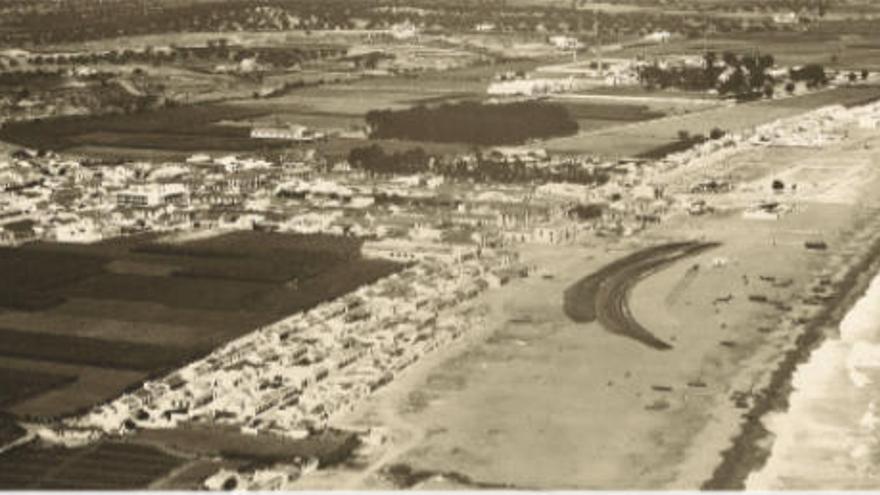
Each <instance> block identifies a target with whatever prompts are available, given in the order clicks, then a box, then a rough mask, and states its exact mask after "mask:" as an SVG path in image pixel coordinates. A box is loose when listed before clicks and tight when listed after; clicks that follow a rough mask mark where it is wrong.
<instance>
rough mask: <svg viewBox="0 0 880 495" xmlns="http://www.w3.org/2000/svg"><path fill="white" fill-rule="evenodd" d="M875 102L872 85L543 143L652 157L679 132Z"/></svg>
mask: <svg viewBox="0 0 880 495" xmlns="http://www.w3.org/2000/svg"><path fill="white" fill-rule="evenodd" d="M878 97H880V87H878V86H852V87H849V86H844V87H839V88H832V89H827V90H823V91H818V92H814V93H808V94H803V95H797V96H792V97H788V98H780V99H774V100H763V101H757V102H750V103H742V104H738V105H733V106H720V107H714V108H709V109H706V110H702V111H695V112H692V113H688V114H685V115H674V116H669V117H666V118H660V119H654V120H649V121H645V122H636V123H630V124H627V125H621V126H617V127H612V128H606V129H598V130H594V131H590V130H586V131H583V132H581V133H579V134H577V135H575V136H571V137H563V138H556V139H551V140H548V141H547V142H546V144H545V146H546V147H547V149H548V150H549V151H551V152H558V153H592V154H597V155H602V156H612V157H614V156H657V155H658V151H669V150H675V149H677V141H678V140H679V137H678V133H679V131H686V132H688V133H689V134H690V135H698V134H702V135H704V136H707V135H708V134H709V132H710V131H711V130H712V129H713V128H715V127H719V128H721V129H724V130H726V131H731V132H736V131H739V130H741V129H747V128H750V127H754V126H757V125H760V124H764V123H767V122H770V121H773V120H775V119H781V118H786V117H793V116H795V115H799V114H801V113H805V112H808V111H810V110H814V109H816V108H820V107H823V106H827V105H834V104H840V105H856V104H859V103H863V102H867V101H870V100H872V99H876V98H878Z"/></svg>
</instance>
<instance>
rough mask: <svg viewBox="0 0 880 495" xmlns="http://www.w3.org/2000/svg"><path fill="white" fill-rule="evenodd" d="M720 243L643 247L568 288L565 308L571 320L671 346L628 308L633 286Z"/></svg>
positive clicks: (655, 345) (662, 347) (658, 346)
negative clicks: (680, 260) (596, 322)
mask: <svg viewBox="0 0 880 495" xmlns="http://www.w3.org/2000/svg"><path fill="white" fill-rule="evenodd" d="M717 246H719V244H718V243H706V242H678V243H671V244H663V245H660V246H653V247H650V248H647V249H643V250H641V251H638V252H636V253H633V254H630V255H628V256H625V257H623V258H621V259H619V260H617V261H614V262H612V263H610V264H608V265H605V266H604V267H602V268H601V269H599V270H598V271H596V272H595V273H592V274H590V275H588V276H586V277H584V278H582V279H581V280H579V281H578V282H576V283H575V284H573V285H572V286H571V287H569V288H568V289H566V290H565V295H564V304H563V310H564V311H565V314H566V315H567V316H568V317H569V318H571V319H572V320H574V321H576V322H579V323H589V322H592V321H595V320H598V321H599V323H601V324H602V326H603V327H605V329H606V330H608V331H609V332H612V333H616V334H619V335H623V336H626V337H629V338H631V339H634V340H636V341H638V342H640V343H642V344H644V345H647V346H648V347H651V348H653V349H657V350H668V349H671V348H672V346H671V345H670V344H668V343H667V342H664V341H662V340H660V339H658V338H657V337H656V336H654V334H652V333H651V332H650V331H649V330H648V329H647V328H645V327H644V326H642V325H641V324H640V323H639V322H638V321H636V319H635V318H634V317H633V315H632V311H630V309H629V304H628V298H629V293H630V291H631V290H632V288H633V287H634V286H635V285H636V284H637V283H638V282H639V281H640V280H641V279H643V278H645V277H647V276H648V275H650V274H652V273H654V272H656V271H657V270H660V269H661V268H663V267H665V266H667V265H669V264H671V263H672V262H674V261H677V260H679V259H682V258H685V257H688V256H692V255H695V254H697V253H701V252H703V251H705V250H707V249H712V248H715V247H717Z"/></svg>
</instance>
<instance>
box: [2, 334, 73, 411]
mask: <svg viewBox="0 0 880 495" xmlns="http://www.w3.org/2000/svg"><path fill="white" fill-rule="evenodd" d="M6 338H8V336H4V339H6ZM74 380H76V377H75V376H71V375H62V374H55V373H41V372H38V371H23V370H17V369H14V368H3V367H0V406H6V405H10V404H15V403H16V402H18V401H21V400H24V399H27V398H28V397H31V396H34V395H39V394H42V393H45V392H46V391H48V390H51V389H53V388H56V387H60V386H63V385H66V384H68V383H70V382H72V381H74Z"/></svg>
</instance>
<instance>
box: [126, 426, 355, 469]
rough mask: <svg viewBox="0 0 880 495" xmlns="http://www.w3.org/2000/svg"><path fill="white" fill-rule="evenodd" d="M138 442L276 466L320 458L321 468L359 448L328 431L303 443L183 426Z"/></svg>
mask: <svg viewBox="0 0 880 495" xmlns="http://www.w3.org/2000/svg"><path fill="white" fill-rule="evenodd" d="M134 439H135V441H137V442H142V443H146V444H156V445H165V446H168V447H171V448H173V449H174V450H175V451H179V452H186V453H187V454H192V455H196V456H200V457H211V458H215V457H218V456H220V457H223V458H224V459H227V460H232V461H236V460H237V461H244V462H257V463H266V464H274V463H279V462H282V463H283V462H288V463H289V462H291V461H292V460H293V459H295V458H297V457H300V458H303V459H308V458H312V457H314V458H317V459H318V461H319V462H320V463H321V465H322V466H328V465H332V464H336V463H339V462H341V461H343V460H345V459H347V458H348V457H349V456H350V455H351V453H352V451H353V450H354V449H355V448H357V446H358V445H359V442H358V437H357V435H355V434H353V433H350V432H344V431H337V430H332V429H330V430H325V431H323V432H321V433H320V434H317V435H311V436H309V437H308V438H305V439H302V440H293V439H290V438H284V437H280V436H274V435H257V436H254V435H245V434H243V433H241V432H239V431H238V430H236V429H229V428H223V427H212V428H204V427H200V426H182V427H179V428H175V429H173V430H142V431H139V432H138V433H137V435H136V436H135V437H134Z"/></svg>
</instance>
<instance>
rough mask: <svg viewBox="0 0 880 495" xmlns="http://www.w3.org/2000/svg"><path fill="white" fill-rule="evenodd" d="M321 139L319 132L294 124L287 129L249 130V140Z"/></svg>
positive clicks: (258, 128)
mask: <svg viewBox="0 0 880 495" xmlns="http://www.w3.org/2000/svg"><path fill="white" fill-rule="evenodd" d="M323 137H324V135H323V134H322V133H320V132H315V131H312V130H309V129H308V128H307V127H305V126H302V125H295V124H291V125H289V126H287V127H255V128H253V129H251V138H253V139H281V140H284V141H300V142H311V141H316V140H318V139H321V138H323Z"/></svg>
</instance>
